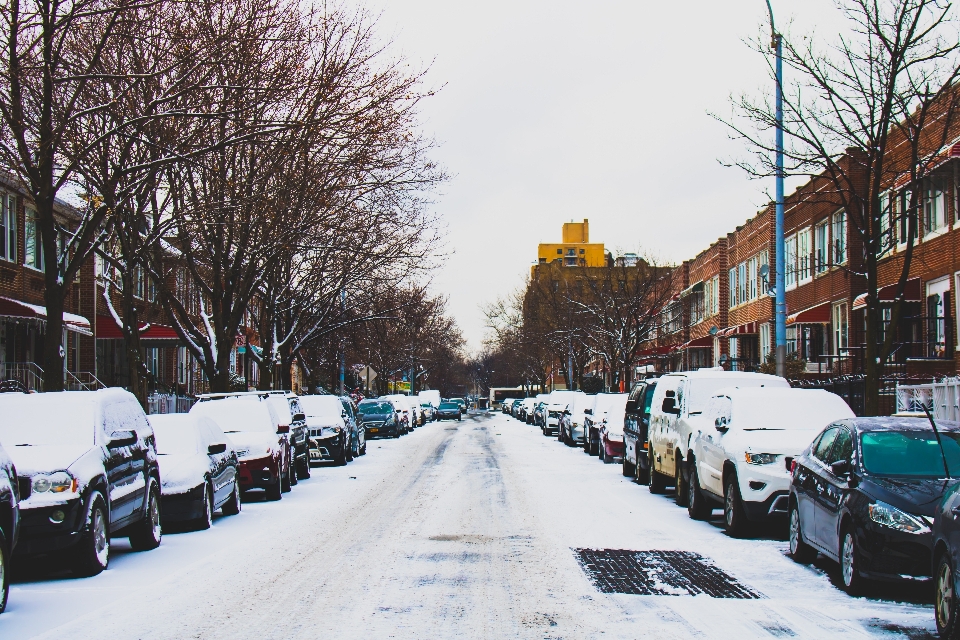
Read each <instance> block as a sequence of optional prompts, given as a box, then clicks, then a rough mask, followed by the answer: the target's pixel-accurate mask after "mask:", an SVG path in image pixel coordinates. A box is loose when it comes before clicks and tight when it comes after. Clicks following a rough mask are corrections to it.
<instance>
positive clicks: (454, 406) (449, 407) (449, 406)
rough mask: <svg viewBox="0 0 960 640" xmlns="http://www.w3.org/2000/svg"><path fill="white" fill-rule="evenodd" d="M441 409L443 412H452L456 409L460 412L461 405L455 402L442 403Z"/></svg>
mask: <svg viewBox="0 0 960 640" xmlns="http://www.w3.org/2000/svg"><path fill="white" fill-rule="evenodd" d="M440 409H442V410H443V411H452V410H454V409H458V410H459V409H460V405H458V404H457V403H455V402H441V403H440Z"/></svg>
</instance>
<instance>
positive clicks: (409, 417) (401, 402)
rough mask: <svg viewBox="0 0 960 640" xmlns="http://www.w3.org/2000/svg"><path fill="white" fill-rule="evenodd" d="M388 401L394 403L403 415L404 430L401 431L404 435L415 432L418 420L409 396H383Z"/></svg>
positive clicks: (396, 394)
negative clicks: (408, 398)
mask: <svg viewBox="0 0 960 640" xmlns="http://www.w3.org/2000/svg"><path fill="white" fill-rule="evenodd" d="M383 397H384V398H385V399H386V400H389V401H390V402H392V403H393V406H394V407H396V408H397V409H400V411H401V412H402V413H403V420H402V424H403V428H402V429H401V433H402V434H406V433H410V432H411V431H413V429H414V427H415V426H416V425H415V420H416V414H414V413H413V407H411V406H410V402H409V401H408V400H407V396H404V395H401V394H398V393H395V394H391V395H388V396H383Z"/></svg>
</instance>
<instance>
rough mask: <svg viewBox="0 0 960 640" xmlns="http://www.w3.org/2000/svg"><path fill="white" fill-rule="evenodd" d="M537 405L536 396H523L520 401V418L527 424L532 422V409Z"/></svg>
mask: <svg viewBox="0 0 960 640" xmlns="http://www.w3.org/2000/svg"><path fill="white" fill-rule="evenodd" d="M536 406H537V400H536V398H524V399H523V400H521V401H520V411H521V412H522V413H523V417H522V418H521V420H523V421H524V422H526V423H527V424H531V423H532V422H533V410H534V408H535V407H536Z"/></svg>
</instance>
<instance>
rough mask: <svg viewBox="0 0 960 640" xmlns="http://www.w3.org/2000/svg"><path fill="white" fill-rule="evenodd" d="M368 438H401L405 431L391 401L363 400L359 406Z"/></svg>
mask: <svg viewBox="0 0 960 640" xmlns="http://www.w3.org/2000/svg"><path fill="white" fill-rule="evenodd" d="M357 411H358V412H359V414H360V418H361V420H362V421H363V427H364V429H365V430H366V434H367V438H399V437H400V434H401V433H402V431H403V425H401V424H400V420H399V416H398V415H397V412H396V411H395V410H394V407H393V403H392V402H390V401H389V400H363V401H362V402H360V404H358V405H357Z"/></svg>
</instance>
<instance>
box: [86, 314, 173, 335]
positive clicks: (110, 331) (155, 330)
mask: <svg viewBox="0 0 960 640" xmlns="http://www.w3.org/2000/svg"><path fill="white" fill-rule="evenodd" d="M97 339H98V340H122V339H123V331H122V330H121V329H120V327H119V326H117V323H116V322H115V321H114V319H113V317H112V316H97ZM140 339H141V340H179V339H180V336H178V335H177V332H176V331H175V330H174V328H173V327H169V326H167V325H165V324H153V323H147V324H143V325H141V326H140Z"/></svg>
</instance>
